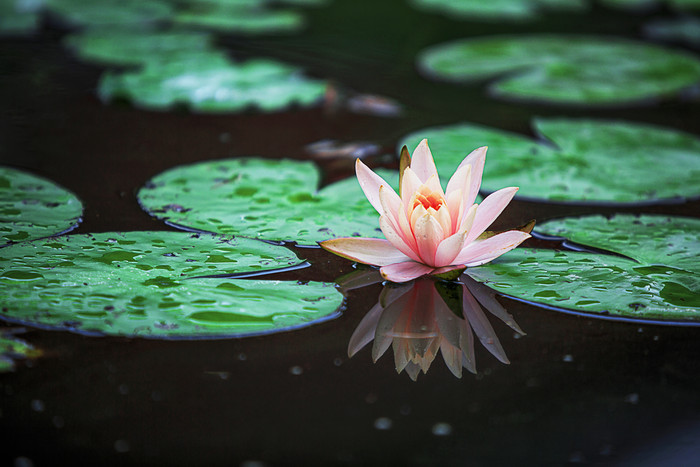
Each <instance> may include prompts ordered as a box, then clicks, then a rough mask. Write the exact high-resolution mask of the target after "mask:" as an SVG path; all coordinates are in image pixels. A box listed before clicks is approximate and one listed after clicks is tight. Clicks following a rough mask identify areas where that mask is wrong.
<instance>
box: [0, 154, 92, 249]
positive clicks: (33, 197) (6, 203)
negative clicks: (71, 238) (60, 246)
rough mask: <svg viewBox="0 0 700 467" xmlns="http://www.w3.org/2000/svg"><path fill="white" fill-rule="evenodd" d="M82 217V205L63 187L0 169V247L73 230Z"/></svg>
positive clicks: (33, 176) (18, 172)
mask: <svg viewBox="0 0 700 467" xmlns="http://www.w3.org/2000/svg"><path fill="white" fill-rule="evenodd" d="M82 214H83V205H82V204H81V203H80V201H79V200H78V198H77V197H76V196H75V195H74V194H73V193H71V192H70V191H68V190H66V189H65V188H62V187H60V186H58V185H56V184H55V183H53V182H50V181H49V180H46V179H43V178H40V177H37V176H35V175H31V174H28V173H26V172H22V171H20V170H16V169H11V168H9V167H0V247H2V246H5V245H7V244H8V243H13V242H20V241H25V240H32V239H36V238H41V237H48V236H50V235H56V234H59V233H61V232H66V231H68V230H71V229H74V228H75V227H76V226H77V225H78V223H79V222H80V221H81V218H80V216H81V215H82Z"/></svg>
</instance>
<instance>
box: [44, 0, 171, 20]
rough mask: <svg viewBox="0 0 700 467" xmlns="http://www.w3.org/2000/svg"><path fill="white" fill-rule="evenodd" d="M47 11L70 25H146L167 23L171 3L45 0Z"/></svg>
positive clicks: (154, 0)
mask: <svg viewBox="0 0 700 467" xmlns="http://www.w3.org/2000/svg"><path fill="white" fill-rule="evenodd" d="M46 4H47V7H48V9H49V11H51V12H52V13H55V14H57V15H58V16H60V17H61V18H63V19H64V20H65V21H67V22H68V23H70V24H71V25H77V26H125V25H133V26H137V25H147V24H152V23H155V22H158V21H163V20H167V19H168V18H170V16H171V15H172V13H173V8H172V6H171V5H170V3H168V2H166V1H161V0H46Z"/></svg>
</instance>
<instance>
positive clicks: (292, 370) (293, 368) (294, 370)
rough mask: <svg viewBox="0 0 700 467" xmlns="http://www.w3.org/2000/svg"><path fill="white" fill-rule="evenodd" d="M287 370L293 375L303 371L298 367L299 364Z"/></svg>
mask: <svg viewBox="0 0 700 467" xmlns="http://www.w3.org/2000/svg"><path fill="white" fill-rule="evenodd" d="M289 372H290V373H291V374H293V375H300V374H302V373H303V372H304V369H303V368H302V367H300V366H299V365H294V366H293V367H291V368H290V369H289Z"/></svg>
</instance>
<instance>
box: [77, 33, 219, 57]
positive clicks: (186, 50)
mask: <svg viewBox="0 0 700 467" xmlns="http://www.w3.org/2000/svg"><path fill="white" fill-rule="evenodd" d="M65 44H66V45H67V46H68V47H70V48H71V49H72V50H74V51H75V53H76V54H77V55H78V56H79V57H80V58H82V59H83V60H87V61H91V62H97V63H106V64H111V65H141V64H147V63H149V62H153V61H156V62H159V61H172V60H176V59H178V57H180V56H183V55H185V54H190V53H197V54H201V53H204V52H211V51H212V46H211V36H210V35H209V34H207V33H203V32H195V31H185V30H167V31H134V30H132V29H128V28H118V29H114V28H112V29H106V30H105V29H102V28H100V29H90V30H87V31H84V32H82V33H79V34H74V35H72V36H69V37H68V38H67V39H66V40H65ZM222 57H223V54H222ZM222 60H223V58H222Z"/></svg>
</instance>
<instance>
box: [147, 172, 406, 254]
mask: <svg viewBox="0 0 700 467" xmlns="http://www.w3.org/2000/svg"><path fill="white" fill-rule="evenodd" d="M379 173H380V174H381V175H382V176H383V177H384V178H385V180H387V181H398V173H397V172H388V171H384V172H382V171H380V172H379ZM319 181H320V174H319V171H318V169H317V168H316V167H315V166H314V165H313V164H312V163H310V162H300V161H291V160H269V159H267V160H266V159H256V158H243V159H229V160H218V161H211V162H203V163H199V164H194V165H187V166H181V167H175V168H174V169H170V170H168V171H166V172H163V173H161V174H160V175H157V176H156V177H154V178H153V179H152V180H151V181H150V182H148V183H147V184H146V186H145V187H143V188H141V190H140V191H139V193H138V198H139V202H140V203H141V206H142V207H143V208H144V209H145V210H146V211H148V212H149V213H150V214H151V215H153V216H155V217H157V218H159V219H162V220H165V221H166V222H168V223H169V224H172V225H175V226H178V227H185V228H188V229H195V230H203V231H208V232H215V233H221V234H226V235H242V236H245V237H254V238H258V239H264V240H273V241H281V240H290V241H297V242H298V243H300V244H306V245H311V244H315V243H316V242H318V241H322V240H327V239H329V238H336V237H350V236H354V237H379V238H381V237H382V234H381V232H380V231H379V214H377V212H376V211H375V210H374V208H373V207H372V205H371V204H370V203H369V201H367V199H366V198H365V196H364V193H362V190H361V189H360V186H359V184H358V182H357V180H356V179H355V178H354V177H352V178H349V179H346V180H343V181H340V182H338V183H333V184H331V185H328V186H326V187H324V188H322V189H321V190H319V191H316V187H318V185H319Z"/></svg>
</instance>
